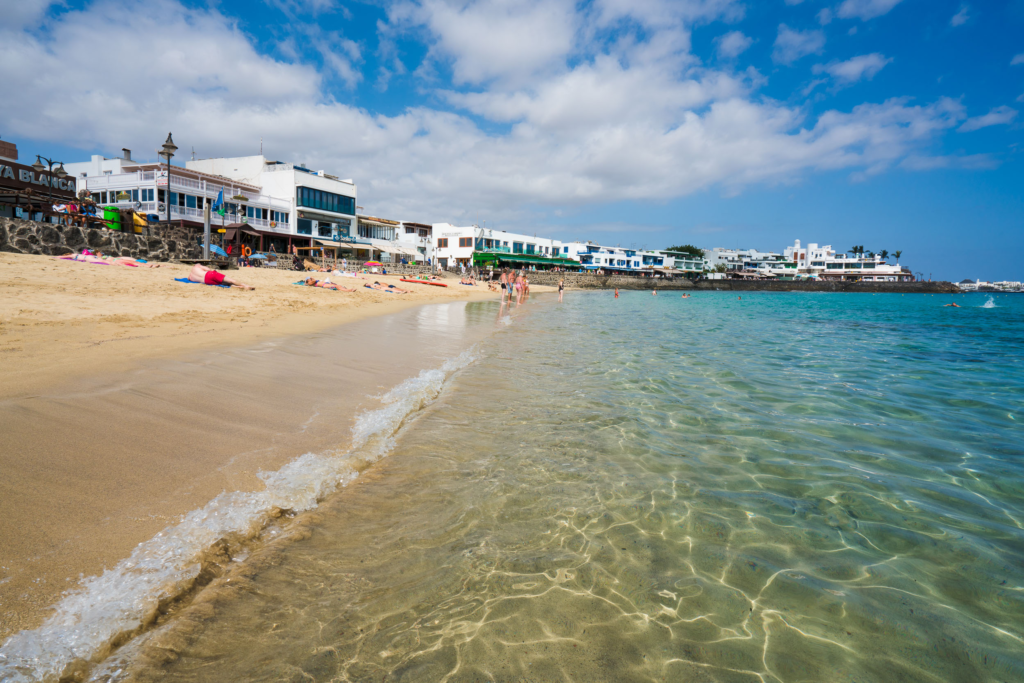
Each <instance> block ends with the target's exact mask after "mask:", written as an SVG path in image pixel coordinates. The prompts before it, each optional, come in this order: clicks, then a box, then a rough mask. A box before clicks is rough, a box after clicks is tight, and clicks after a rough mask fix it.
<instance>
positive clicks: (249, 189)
mask: <svg viewBox="0 0 1024 683" xmlns="http://www.w3.org/2000/svg"><path fill="white" fill-rule="evenodd" d="M122 152H123V155H122V156H120V157H114V158H107V157H103V156H100V155H93V157H92V158H91V159H90V160H89V161H83V162H76V163H71V164H65V169H66V170H67V172H68V174H69V175H73V176H74V177H75V178H76V179H77V181H78V187H79V189H80V190H81V189H85V190H88V192H89V193H90V194H91V195H92V199H93V200H94V201H96V202H97V203H99V204H101V205H104V206H117V207H119V208H134V209H135V210H136V211H139V212H140V213H146V214H156V215H158V216H159V217H160V220H164V218H165V216H167V208H168V207H167V202H168V199H169V201H170V207H169V208H170V218H171V220H172V221H175V222H178V221H180V222H182V223H183V224H185V225H189V226H191V227H202V225H203V207H204V206H205V205H207V204H209V205H211V206H212V205H213V203H214V202H215V201H216V199H217V195H218V194H219V193H220V192H221V191H223V192H224V199H225V209H226V211H227V213H226V215H225V217H224V219H223V222H225V223H245V224H247V225H249V226H251V227H252V229H253V230H254V231H261V232H267V233H270V234H280V235H288V234H290V233H291V232H292V230H293V226H294V224H295V223H294V220H293V214H292V207H291V203H290V202H288V201H287V200H284V199H280V198H276V197H273V196H268V195H267V194H266V193H264V192H263V191H262V190H261V188H260V187H259V186H258V185H256V184H254V183H251V182H243V181H240V180H232V179H230V178H226V177H223V176H218V175H215V174H212V173H206V172H202V171H200V170H192V169H183V168H181V167H180V166H172V167H171V174H170V175H171V177H170V188H169V189H170V191H169V192H167V190H168V182H167V166H166V165H164V164H159V163H155V162H149V163H143V162H138V161H134V160H133V159H132V158H131V150H128V149H125V150H122ZM220 222H222V221H221V217H219V216H216V215H215V216H214V225H215V226H216V225H217V224H218V223H220Z"/></svg>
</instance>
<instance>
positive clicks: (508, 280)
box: [498, 268, 562, 305]
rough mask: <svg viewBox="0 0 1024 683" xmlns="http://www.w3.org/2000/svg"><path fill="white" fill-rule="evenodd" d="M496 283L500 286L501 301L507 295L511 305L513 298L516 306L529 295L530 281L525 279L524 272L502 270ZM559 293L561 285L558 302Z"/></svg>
mask: <svg viewBox="0 0 1024 683" xmlns="http://www.w3.org/2000/svg"><path fill="white" fill-rule="evenodd" d="M498 282H499V283H500V284H501V299H502V301H504V300H505V295H506V293H507V295H508V301H509V303H512V297H513V296H514V297H515V301H516V305H519V304H521V303H523V301H525V300H526V297H528V296H529V295H530V279H529V278H528V277H526V271H524V270H509V269H508V268H502V269H501V275H500V276H499V277H498ZM561 292H562V290H561V285H559V300H561Z"/></svg>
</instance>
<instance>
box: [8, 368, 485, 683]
mask: <svg viewBox="0 0 1024 683" xmlns="http://www.w3.org/2000/svg"><path fill="white" fill-rule="evenodd" d="M476 358H477V356H476V352H475V351H474V350H473V349H470V350H469V351H465V352H463V353H462V354H460V355H459V356H457V357H456V358H453V359H450V360H448V361H446V362H445V363H444V364H443V365H442V366H441V367H440V368H435V369H432V370H424V371H422V372H421V373H420V374H419V375H418V376H416V377H412V378H410V379H407V380H405V381H404V382H402V383H401V384H399V385H398V386H396V387H395V388H394V389H392V390H391V391H389V392H387V393H386V394H384V395H383V396H381V397H380V398H381V402H382V403H383V404H384V406H383V407H381V408H379V409H377V410H372V411H368V412H365V413H363V414H362V415H360V416H358V417H357V419H356V423H355V425H354V426H353V428H352V446H351V448H350V449H349V450H345V451H340V450H339V451H332V452H327V453H307V454H305V455H303V456H301V457H299V458H296V459H295V460H293V461H292V462H290V463H288V464H287V465H285V466H284V467H282V468H281V469H279V470H277V471H274V472H260V474H259V477H260V479H262V480H263V482H264V484H265V488H264V490H262V491H256V492H240V491H236V492H232V493H222V494H221V495H219V496H217V497H216V498H214V499H213V500H211V501H210V502H209V503H208V504H207V505H206V506H205V507H203V508H201V509H198V510H194V511H192V512H191V513H189V514H188V515H186V516H185V517H184V519H182V521H181V522H179V523H178V524H177V525H175V526H171V527H168V528H166V529H164V530H163V531H161V532H160V533H159V534H157V535H156V536H154V537H153V538H151V539H150V540H148V541H145V542H143V543H140V544H139V545H138V546H137V547H136V548H135V550H134V551H133V552H132V554H131V555H130V556H129V557H128V558H127V559H125V560H122V561H121V562H120V563H118V564H117V565H116V566H115V567H114V568H113V569H109V570H107V571H105V572H104V573H103V574H102V575H100V576H95V577H91V578H88V579H85V580H84V581H83V582H82V583H81V584H80V585H79V586H78V587H77V588H75V589H73V590H71V591H69V592H67V593H66V594H65V596H64V598H63V599H62V600H61V601H60V602H58V603H57V605H56V606H55V610H56V611H55V613H54V614H53V615H52V616H51V617H50V618H49V619H47V620H46V622H45V623H43V625H42V626H40V627H39V628H37V629H34V630H31V631H22V632H21V633H18V634H16V635H14V636H12V637H11V638H9V639H8V640H7V642H6V643H4V645H3V646H2V647H0V681H2V682H3V683H23V682H24V683H28V682H30V681H50V680H57V679H58V678H59V677H60V676H61V674H62V673H63V672H65V671H66V670H67V669H68V668H69V666H71V665H72V664H74V663H76V662H87V661H91V660H96V659H101V658H102V655H103V654H104V652H105V651H106V650H107V649H108V648H109V646H110V643H111V642H112V641H114V640H115V639H118V640H123V636H124V634H131V633H133V632H136V631H138V630H139V629H141V628H142V627H144V626H146V625H147V624H149V623H151V622H152V620H153V618H154V616H155V614H156V611H157V608H158V607H159V605H160V603H161V602H162V601H165V600H167V599H169V598H172V597H174V596H176V595H180V594H181V593H183V592H185V591H187V590H189V589H190V588H191V587H192V585H193V582H194V580H195V578H196V577H197V576H198V575H199V572H200V570H201V565H200V557H201V556H202V554H203V552H204V551H205V550H207V549H208V548H210V547H211V546H213V545H214V544H215V543H217V542H218V541H220V540H221V539H225V538H231V537H235V538H250V537H254V536H256V535H257V534H259V532H260V530H261V529H263V528H264V527H265V526H266V525H267V523H268V522H270V521H271V520H272V519H273V518H274V517H276V516H277V515H278V514H279V513H280V512H281V511H289V512H303V511H306V510H310V509H312V508H315V507H316V506H317V504H318V503H319V502H320V501H321V500H322V499H323V498H324V496H326V495H328V494H330V493H331V492H333V491H335V490H337V489H338V488H341V487H343V486H346V485H347V484H348V483H350V482H351V481H353V480H354V479H356V477H358V476H359V472H360V471H361V470H362V469H364V468H365V467H366V466H367V465H369V464H371V463H373V462H376V461H377V460H379V459H380V458H382V457H384V456H386V455H387V454H388V453H389V452H390V451H391V449H392V448H393V447H394V442H395V434H396V433H397V431H398V430H399V428H400V427H401V426H402V424H403V423H404V422H405V420H406V419H407V418H408V417H409V416H410V415H412V414H413V413H415V412H416V411H418V410H420V409H421V408H423V407H425V406H426V405H428V404H429V403H431V402H432V401H433V400H434V399H435V398H437V396H438V394H440V392H441V389H442V388H443V387H444V383H445V381H446V380H447V379H448V378H449V377H450V376H451V375H452V374H454V373H455V372H457V371H458V370H461V369H462V368H464V367H466V366H468V365H469V364H470V363H472V362H473V361H474V360H476Z"/></svg>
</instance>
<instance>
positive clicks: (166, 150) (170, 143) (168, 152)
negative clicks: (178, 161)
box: [156, 133, 178, 225]
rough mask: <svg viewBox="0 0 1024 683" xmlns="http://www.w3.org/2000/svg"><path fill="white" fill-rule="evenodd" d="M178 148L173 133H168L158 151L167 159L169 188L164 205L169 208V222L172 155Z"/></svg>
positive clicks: (158, 153)
mask: <svg viewBox="0 0 1024 683" xmlns="http://www.w3.org/2000/svg"><path fill="white" fill-rule="evenodd" d="M176 149H178V146H177V145H175V144H174V140H172V139H171V134H170V133H168V134H167V140H165V141H164V145H163V148H162V149H158V150H157V151H156V153H157V155H159V156H162V157H163V158H164V159H166V160H167V189H166V190H164V200H165V204H164V206H165V207H166V209H167V213H166V217H167V224H168V225H170V224H171V157H173V156H174V151H175V150H176Z"/></svg>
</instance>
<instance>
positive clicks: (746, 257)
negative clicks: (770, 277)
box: [704, 247, 786, 273]
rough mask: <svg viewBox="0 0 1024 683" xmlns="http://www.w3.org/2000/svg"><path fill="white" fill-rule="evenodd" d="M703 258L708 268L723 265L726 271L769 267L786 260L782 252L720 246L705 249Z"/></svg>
mask: <svg viewBox="0 0 1024 683" xmlns="http://www.w3.org/2000/svg"><path fill="white" fill-rule="evenodd" d="M704 259H705V261H706V263H707V267H708V269H709V270H718V269H719V268H718V267H719V266H724V267H725V270H726V272H727V273H741V272H743V271H755V270H764V269H771V268H774V267H778V264H781V263H782V262H783V261H785V260H786V258H785V257H784V256H783V255H782V254H779V253H776V252H774V251H758V250H757V249H723V248H722V247H715V248H714V249H710V250H706V251H705V252H704Z"/></svg>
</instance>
